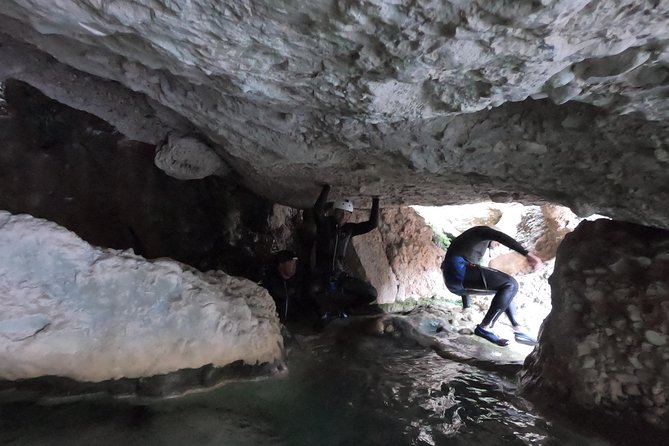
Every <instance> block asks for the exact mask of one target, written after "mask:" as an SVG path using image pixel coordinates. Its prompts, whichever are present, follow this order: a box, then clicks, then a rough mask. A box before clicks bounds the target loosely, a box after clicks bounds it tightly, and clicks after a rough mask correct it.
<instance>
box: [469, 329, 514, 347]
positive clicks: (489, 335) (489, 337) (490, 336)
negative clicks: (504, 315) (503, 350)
mask: <svg viewBox="0 0 669 446" xmlns="http://www.w3.org/2000/svg"><path fill="white" fill-rule="evenodd" d="M474 334H475V335H476V336H480V337H482V338H483V339H485V340H486V341H490V342H492V343H493V344H495V345H499V346H500V347H504V346H506V345H507V344H508V343H509V341H508V340H507V339H502V338H500V337H499V336H497V335H496V334H495V333H493V332H492V331H490V330H486V329H485V328H481V326H480V325H477V326H476V329H475V330H474Z"/></svg>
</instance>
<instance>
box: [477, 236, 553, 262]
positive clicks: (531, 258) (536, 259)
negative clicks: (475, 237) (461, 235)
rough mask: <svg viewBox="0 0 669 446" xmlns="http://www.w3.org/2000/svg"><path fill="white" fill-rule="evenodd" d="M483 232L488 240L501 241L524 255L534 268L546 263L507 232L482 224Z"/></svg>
mask: <svg viewBox="0 0 669 446" xmlns="http://www.w3.org/2000/svg"><path fill="white" fill-rule="evenodd" d="M481 232H482V233H485V238H487V239H488V240H494V241H496V242H499V243H501V244H502V245H504V246H506V247H507V248H509V249H513V250H514V251H516V252H517V253H519V254H522V255H524V256H525V258H526V259H527V263H529V264H530V266H531V267H532V270H534V271H537V270H538V269H540V268H541V267H542V266H543V265H544V262H543V261H542V260H541V259H540V258H539V257H538V256H537V255H536V254H534V253H531V252H529V251H528V250H527V249H525V248H524V247H523V245H521V244H520V243H518V242H517V241H516V240H515V239H513V238H512V237H509V236H508V235H506V234H505V233H503V232H500V231H497V230H495V229H492V228H489V227H487V226H481Z"/></svg>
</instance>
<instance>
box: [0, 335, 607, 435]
mask: <svg viewBox="0 0 669 446" xmlns="http://www.w3.org/2000/svg"><path fill="white" fill-rule="evenodd" d="M299 341H300V345H301V348H294V349H293V351H292V353H291V354H290V372H289V373H288V374H287V375H285V376H283V377H280V378H276V379H272V380H268V381H259V382H244V383H236V384H231V385H227V386H225V387H223V388H221V389H218V390H215V391H211V392H207V393H201V394H193V395H189V396H186V397H182V398H178V399H173V400H167V401H89V402H83V401H82V402H78V403H70V404H58V405H38V404H32V403H31V404H28V403H4V404H2V405H0V444H11V445H37V444H52V445H92V444H94V445H96V446H105V445H119V444H122V445H124V446H132V445H149V446H151V445H230V446H246V445H259V444H264V445H287V446H301V445H305V446H306V445H310V446H311V445H323V446H329V445H332V446H334V445H370V446H374V445H379V446H381V445H383V446H391V445H467V446H471V445H537V444H540V445H584V444H588V445H591V444H602V445H604V444H608V443H606V442H604V441H603V440H601V439H593V438H586V437H583V436H581V435H579V434H577V433H575V432H573V430H572V429H571V428H570V427H569V426H565V425H562V424H557V423H555V422H553V423H552V422H549V421H548V420H546V419H544V418H542V417H541V416H540V415H538V414H537V413H536V411H535V410H534V409H533V408H532V406H531V405H530V404H528V403H527V402H526V401H524V400H523V399H521V398H519V397H517V396H516V395H515V394H514V392H515V383H514V381H513V377H508V376H505V375H500V374H497V373H495V372H490V371H485V372H484V371H481V370H480V369H478V368H475V367H472V366H471V365H467V364H462V363H457V362H451V361H448V360H445V359H443V358H441V357H439V356H437V355H436V354H434V353H432V352H428V351H424V350H422V349H412V348H405V347H400V346H398V345H397V344H395V343H393V341H392V340H389V339H387V338H382V337H378V338H363V339H360V340H359V342H358V341H354V342H346V343H341V342H338V341H337V340H330V339H324V338H316V337H311V338H309V337H304V338H300V339H299Z"/></svg>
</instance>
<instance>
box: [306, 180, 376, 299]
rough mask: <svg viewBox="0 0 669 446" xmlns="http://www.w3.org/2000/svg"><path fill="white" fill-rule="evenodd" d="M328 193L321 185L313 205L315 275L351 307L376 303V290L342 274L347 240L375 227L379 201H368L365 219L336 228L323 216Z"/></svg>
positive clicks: (335, 223) (343, 272) (362, 281)
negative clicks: (350, 298) (349, 301)
mask: <svg viewBox="0 0 669 446" xmlns="http://www.w3.org/2000/svg"><path fill="white" fill-rule="evenodd" d="M329 192H330V186H327V185H326V186H323V189H322V190H321V193H320V195H319V196H318V200H316V203H315V204H314V219H315V221H316V252H315V254H316V256H315V268H316V274H317V275H318V276H319V281H320V282H321V284H322V285H323V286H328V285H333V286H334V287H335V288H336V290H337V291H341V293H342V294H344V295H349V296H353V297H354V302H353V303H352V305H353V306H359V305H364V304H369V303H371V302H373V301H375V300H376V297H377V291H376V288H374V287H373V286H372V285H371V284H370V283H368V282H365V281H364V280H360V279H357V278H355V277H352V276H350V275H348V274H347V273H346V272H345V271H344V264H343V262H344V255H345V254H346V249H347V248H348V243H349V242H350V240H351V238H352V237H355V236H356V235H361V234H366V233H368V232H369V231H371V230H373V229H375V228H376V227H377V226H378V225H379V200H378V198H374V199H373V200H372V210H371V211H370V214H369V220H367V221H364V222H361V223H345V224H343V225H339V224H338V223H337V221H336V220H335V219H334V218H333V217H331V216H326V215H325V203H326V202H327V199H328V194H329Z"/></svg>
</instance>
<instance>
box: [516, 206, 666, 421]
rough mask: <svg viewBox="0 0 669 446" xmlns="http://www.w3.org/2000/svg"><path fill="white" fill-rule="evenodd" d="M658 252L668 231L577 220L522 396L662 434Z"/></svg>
mask: <svg viewBox="0 0 669 446" xmlns="http://www.w3.org/2000/svg"><path fill="white" fill-rule="evenodd" d="M668 252H669V232H668V231H666V230H661V229H656V228H648V227H643V226H639V225H634V224H630V223H621V222H615V221H610V220H604V219H600V220H596V221H594V222H589V221H584V222H582V223H581V224H580V225H579V226H578V227H577V228H576V230H575V231H574V232H572V233H571V234H569V235H567V236H566V237H565V239H564V241H563V243H562V244H561V245H560V247H559V250H558V255H557V259H556V263H555V272H554V274H553V275H552V276H551V278H550V283H551V288H552V305H553V310H552V312H551V314H550V315H549V317H548V318H547V319H546V321H545V323H544V325H543V329H542V332H541V335H540V339H539V342H540V343H539V346H538V347H537V348H536V349H535V350H534V351H533V352H532V354H531V355H530V356H529V357H528V358H527V360H526V362H525V369H524V372H523V375H522V379H521V382H522V384H523V388H524V391H525V392H526V393H527V394H529V395H533V396H535V397H537V399H539V400H541V396H542V395H550V400H551V401H560V400H561V401H563V403H564V404H566V405H571V406H572V407H576V408H581V409H583V410H597V411H600V412H604V413H606V414H608V415H609V416H611V417H615V418H616V419H618V420H625V421H624V422H625V423H628V424H634V423H635V422H636V421H641V422H646V423H651V424H653V425H656V426H659V427H662V428H667V427H669V412H668V409H669V403H668V402H667V389H668V388H669V362H668V361H667V360H668V359H669V255H667V253H668Z"/></svg>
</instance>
